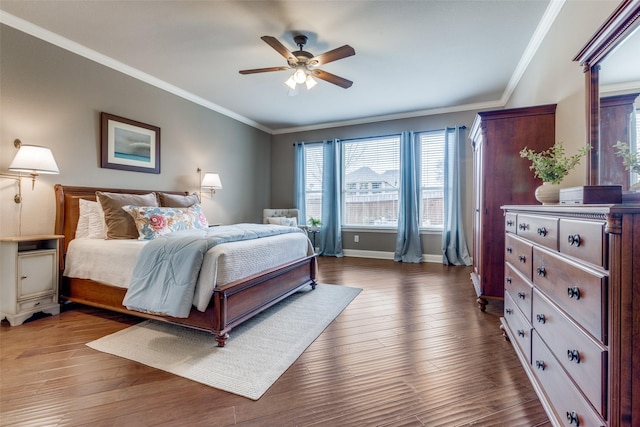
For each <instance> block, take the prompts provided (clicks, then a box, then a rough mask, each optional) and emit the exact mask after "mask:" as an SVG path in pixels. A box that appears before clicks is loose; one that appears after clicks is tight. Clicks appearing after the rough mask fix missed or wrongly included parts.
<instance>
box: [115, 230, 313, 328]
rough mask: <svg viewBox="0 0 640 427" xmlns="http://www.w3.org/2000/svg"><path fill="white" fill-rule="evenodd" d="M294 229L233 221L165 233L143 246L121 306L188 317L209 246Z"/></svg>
mask: <svg viewBox="0 0 640 427" xmlns="http://www.w3.org/2000/svg"><path fill="white" fill-rule="evenodd" d="M296 232H303V231H302V230H301V229H299V228H297V227H283V226H280V225H270V224H235V225H225V226H220V227H209V228H207V229H204V230H186V231H179V232H174V233H169V234H166V235H164V236H162V237H159V238H157V239H155V240H152V241H150V242H149V243H147V244H146V245H145V247H144V248H143V249H142V251H141V253H140V256H139V258H138V262H137V264H136V266H135V268H134V270H133V274H132V277H131V283H130V285H129V289H128V290H127V293H126V295H125V298H124V301H123V305H124V306H126V307H127V308H128V309H130V310H136V311H143V312H146V313H154V314H162V315H169V316H174V317H188V316H189V312H190V311H191V305H192V302H193V293H194V291H195V287H196V282H197V280H198V274H199V273H200V268H201V266H202V261H203V260H204V255H205V253H206V252H207V251H208V250H209V249H211V248H212V247H214V246H216V245H218V244H221V243H228V242H236V241H239V240H250V239H258V238H262V237H269V236H275V235H278V234H285V233H296ZM114 268H117V266H114Z"/></svg>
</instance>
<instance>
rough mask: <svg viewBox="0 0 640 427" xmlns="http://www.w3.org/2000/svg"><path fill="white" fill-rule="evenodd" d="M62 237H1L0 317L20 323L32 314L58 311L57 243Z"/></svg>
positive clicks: (55, 312)
mask: <svg viewBox="0 0 640 427" xmlns="http://www.w3.org/2000/svg"><path fill="white" fill-rule="evenodd" d="M63 237H64V236H59V235H53V234H47V235H39V236H18V237H2V238H0V267H1V268H0V271H1V272H2V273H0V280H1V282H0V320H1V319H4V318H5V317H6V318H7V320H8V321H9V323H10V324H11V326H16V325H21V324H22V323H23V322H24V321H25V320H27V319H28V318H29V317H31V316H32V315H33V314H34V313H38V312H44V313H49V314H58V313H60V304H59V303H58V245H59V242H60V239H62V238H63Z"/></svg>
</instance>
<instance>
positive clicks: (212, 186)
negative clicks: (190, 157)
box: [198, 168, 222, 197]
mask: <svg viewBox="0 0 640 427" xmlns="http://www.w3.org/2000/svg"><path fill="white" fill-rule="evenodd" d="M198 174H199V175H200V176H202V169H200V168H198ZM203 188H206V189H208V190H209V191H210V192H211V196H212V197H213V195H214V194H215V192H216V190H217V189H220V188H222V182H221V181H220V176H219V175H218V174H217V173H211V172H206V173H205V174H204V178H202V179H201V180H200V193H202V189H203Z"/></svg>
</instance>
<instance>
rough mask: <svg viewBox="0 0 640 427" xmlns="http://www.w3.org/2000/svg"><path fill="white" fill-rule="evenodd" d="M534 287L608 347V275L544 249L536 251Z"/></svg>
mask: <svg viewBox="0 0 640 427" xmlns="http://www.w3.org/2000/svg"><path fill="white" fill-rule="evenodd" d="M533 270H534V271H533V283H534V284H535V285H536V286H537V287H538V288H540V289H541V290H542V291H543V292H544V293H545V294H546V295H547V296H548V297H549V298H551V299H552V300H553V301H554V302H555V303H556V304H557V305H558V306H560V307H561V308H562V309H563V310H564V311H566V312H567V314H569V316H571V317H572V318H573V319H574V320H575V321H576V322H577V323H579V324H580V325H582V327H583V328H585V329H586V330H587V331H589V333H590V334H592V335H593V336H594V337H595V338H597V339H599V340H600V341H602V342H603V343H605V344H607V306H606V302H607V275H606V273H599V272H597V271H595V270H590V269H587V268H585V267H583V266H582V265H580V264H578V263H575V262H573V261H570V260H568V259H566V258H562V257H561V256H558V255H557V254H556V253H551V252H549V251H546V250H544V249H540V248H537V247H536V248H534V249H533Z"/></svg>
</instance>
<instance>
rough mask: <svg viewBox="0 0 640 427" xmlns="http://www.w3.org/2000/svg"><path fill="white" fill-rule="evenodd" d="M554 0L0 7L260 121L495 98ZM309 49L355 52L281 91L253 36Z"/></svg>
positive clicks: (58, 38)
mask: <svg viewBox="0 0 640 427" xmlns="http://www.w3.org/2000/svg"><path fill="white" fill-rule="evenodd" d="M561 5H562V1H551V2H550V1H549V0H527V1H513V0H484V1H477V0H455V1H443V0H442V1H434V0H424V1H415V0H414V1H374V0H368V1H364V0H360V1H358V0H350V1H327V0H323V1H300V0H290V1H238V0H236V1H221V0H216V1H152V0H148V1H105V0H95V1H75V0H74V1H64V0H56V1H23V0H19V1H18V0H2V2H0V8H1V9H2V15H1V21H2V22H3V23H5V24H8V25H11V26H13V27H16V28H18V29H20V30H22V31H25V32H28V33H30V34H33V35H35V36H37V37H40V38H43V39H45V40H48V41H50V42H52V43H55V44H57V45H59V46H62V47H64V48H66V49H69V50H72V51H74V52H76V53H79V54H81V55H84V56H87V57H89V58H91V59H93V60H96V61H98V62H101V63H104V64H105V65H108V66H110V67H113V68H115V69H118V70H120V71H123V72H126V73H128V74H130V75H133V76H135V77H137V78H141V79H142V80H145V81H148V82H150V83H152V84H155V85H157V86H159V87H162V88H164V89H166V90H169V91H171V92H173V93H176V94H178V95H180V96H184V97H185V98H188V99H191V100H193V101H195V102H198V103H200V104H202V105H205V106H207V107H208V108H211V109H213V110H216V111H220V112H222V113H224V114H227V115H229V116H231V117H234V118H236V119H239V120H241V121H243V122H245V123H248V124H250V125H252V126H255V127H258V128H260V129H263V130H265V131H268V132H271V133H286V132H290V131H293V130H303V129H313V128H319V127H324V126H328V125H332V126H335V125H336V124H341V123H361V122H367V121H371V120H374V118H375V119H378V120H379V119H380V118H396V117H407V116H417V115H422V114H431V113H436V112H448V111H459V110H467V109H479V108H492V107H500V106H502V105H504V103H505V102H506V101H507V99H508V97H509V95H510V93H511V90H513V87H514V86H515V84H516V83H517V80H518V78H519V77H520V75H521V74H522V72H523V71H524V67H526V65H527V63H528V60H529V59H530V57H531V56H532V54H533V53H534V52H535V49H536V48H537V45H538V43H539V42H540V41H541V39H542V38H543V37H544V34H545V32H546V30H547V28H548V26H549V25H550V23H551V22H552V21H553V19H554V18H555V15H556V14H557V12H558V10H559V8H560V7H561ZM296 33H302V34H305V35H307V36H308V37H309V41H308V43H307V45H306V46H305V48H304V49H305V50H306V51H309V52H311V53H313V54H315V55H318V54H320V53H323V52H325V51H328V50H331V49H335V48H337V47H339V46H342V45H344V44H349V45H350V46H352V47H353V48H354V49H355V51H356V55H355V56H352V57H349V58H346V59H342V60H339V61H335V62H331V63H329V64H325V65H323V66H322V67H320V68H321V69H323V70H325V71H327V72H329V73H333V74H336V75H338V76H341V77H344V78H347V79H349V80H352V81H353V82H354V84H353V86H352V87H351V88H349V89H342V88H340V87H338V86H335V85H332V84H330V83H327V82H324V81H320V82H319V84H318V85H317V86H316V87H315V88H313V89H312V90H310V91H307V90H306V89H304V88H303V89H301V90H300V93H299V94H298V95H297V96H293V97H291V96H288V94H287V91H288V88H287V86H285V85H284V81H285V80H286V79H287V78H288V76H289V74H290V72H289V71H278V72H272V73H261V74H253V75H240V74H239V73H238V71H239V70H241V69H250V68H263V67H272V66H284V65H286V60H285V59H284V58H283V57H282V56H280V55H279V54H278V53H277V52H276V51H275V50H273V49H272V48H271V47H270V46H268V45H267V44H266V43H264V42H263V41H262V40H260V36H263V35H269V36H274V37H276V38H277V39H278V40H280V41H281V42H282V43H283V44H284V45H285V46H287V47H288V48H289V49H290V50H292V51H293V50H296V49H297V48H296V46H295V45H294V44H293V34H296Z"/></svg>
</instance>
